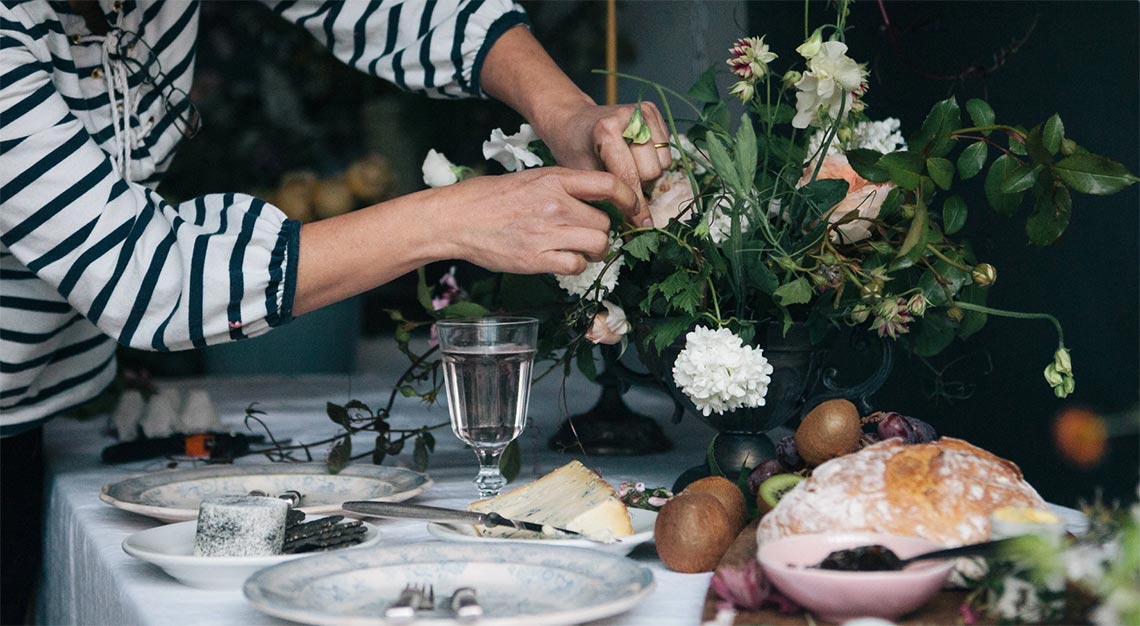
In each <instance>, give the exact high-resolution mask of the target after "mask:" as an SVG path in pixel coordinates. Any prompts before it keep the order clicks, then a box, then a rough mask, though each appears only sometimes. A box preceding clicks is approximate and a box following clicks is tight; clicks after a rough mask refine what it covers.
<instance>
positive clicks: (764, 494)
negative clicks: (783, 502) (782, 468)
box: [756, 474, 803, 514]
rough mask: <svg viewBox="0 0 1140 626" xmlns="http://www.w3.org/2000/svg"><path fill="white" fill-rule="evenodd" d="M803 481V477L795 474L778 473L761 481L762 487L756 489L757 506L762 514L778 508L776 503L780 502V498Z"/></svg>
mask: <svg viewBox="0 0 1140 626" xmlns="http://www.w3.org/2000/svg"><path fill="white" fill-rule="evenodd" d="M802 481H803V478H802V477H800V476H797V475H795V474H776V475H775V476H771V477H769V478H768V480H765V481H764V482H762V483H760V489H758V490H757V491H756V506H757V508H758V509H759V510H760V512H761V513H762V514H763V513H767V512H768V511H771V510H772V509H774V508H776V504H777V503H779V502H780V498H783V497H784V494H786V493H788V492H789V491H791V490H792V488H793V487H795V486H796V485H798V484H800V482H802Z"/></svg>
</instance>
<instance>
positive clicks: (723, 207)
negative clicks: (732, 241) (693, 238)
mask: <svg viewBox="0 0 1140 626" xmlns="http://www.w3.org/2000/svg"><path fill="white" fill-rule="evenodd" d="M731 209H732V199H731V198H730V197H728V196H721V197H719V198H717V201H716V204H714V205H713V206H712V208H710V209H709V210H708V212H707V213H706V214H705V221H706V222H707V223H708V225H709V239H711V240H712V242H713V243H715V244H716V245H718V246H719V245H720V244H721V243H723V242H724V240H726V239H728V238H729V237H731V236H732V215H731V214H730V213H729V211H730V210H731ZM751 226H752V224H751V222H750V221H749V219H748V214H747V213H746V212H741V213H740V232H742V233H743V232H748V229H749V228H750V227H751Z"/></svg>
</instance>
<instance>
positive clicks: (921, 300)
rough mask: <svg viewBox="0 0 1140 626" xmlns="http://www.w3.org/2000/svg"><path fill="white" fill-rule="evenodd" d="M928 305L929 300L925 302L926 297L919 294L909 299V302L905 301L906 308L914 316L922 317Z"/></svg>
mask: <svg viewBox="0 0 1140 626" xmlns="http://www.w3.org/2000/svg"><path fill="white" fill-rule="evenodd" d="M929 304H930V300H927V299H926V296H924V295H922V294H921V293H916V294H914V295H913V296H911V297H910V300H907V303H906V308H907V310H909V311H910V312H911V313H913V314H914V315H916V316H918V317H922V315H923V314H924V313H926V307H927V305H929Z"/></svg>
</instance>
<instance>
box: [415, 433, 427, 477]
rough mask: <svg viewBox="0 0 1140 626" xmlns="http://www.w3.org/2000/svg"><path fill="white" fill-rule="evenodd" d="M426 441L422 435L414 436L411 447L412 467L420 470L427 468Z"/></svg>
mask: <svg viewBox="0 0 1140 626" xmlns="http://www.w3.org/2000/svg"><path fill="white" fill-rule="evenodd" d="M429 454H430V453H429V452H428V449H427V443H426V442H425V441H424V438H423V437H422V436H418V435H417V436H416V445H415V447H414V448H413V449H412V469H414V470H416V471H417V472H422V471H424V470H426V469H427V468H428V455H429Z"/></svg>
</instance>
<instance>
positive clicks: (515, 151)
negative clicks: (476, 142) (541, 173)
mask: <svg viewBox="0 0 1140 626" xmlns="http://www.w3.org/2000/svg"><path fill="white" fill-rule="evenodd" d="M532 141H538V135H537V134H535V132H534V129H533V128H531V127H530V124H523V125H522V126H519V132H517V133H515V134H513V135H507V134H506V133H504V132H503V129H501V128H496V129H495V130H493V131H491V138H490V139H488V140H487V141H484V142H483V158H485V159H487V160H488V161H490V160H492V159H493V160H495V161H498V162H499V163H502V164H503V167H505V168H507V170H509V171H512V172H521V171H523V170H524V169H526V168H528V167H538V166H539V165H542V159H541V158H539V156H538V155H537V154H535V153H533V152H531V151H530V142H532Z"/></svg>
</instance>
